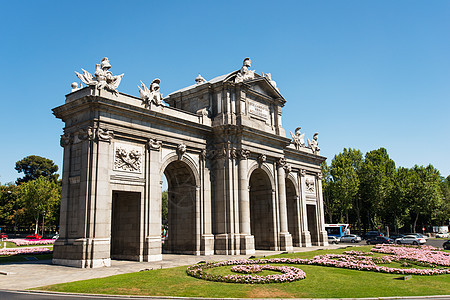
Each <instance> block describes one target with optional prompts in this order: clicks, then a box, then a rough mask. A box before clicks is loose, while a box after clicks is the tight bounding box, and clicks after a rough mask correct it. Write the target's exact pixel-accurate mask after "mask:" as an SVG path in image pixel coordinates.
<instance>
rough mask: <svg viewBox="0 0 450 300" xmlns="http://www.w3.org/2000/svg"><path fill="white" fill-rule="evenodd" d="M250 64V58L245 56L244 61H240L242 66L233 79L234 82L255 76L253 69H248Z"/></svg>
mask: <svg viewBox="0 0 450 300" xmlns="http://www.w3.org/2000/svg"><path fill="white" fill-rule="evenodd" d="M251 66H252V61H251V59H250V58H248V57H246V58H245V59H244V61H243V62H242V68H241V69H240V70H239V72H238V73H237V75H236V79H235V80H234V82H235V83H239V82H242V81H244V80H249V79H253V78H255V71H252V70H249V69H248V68H250V67H251Z"/></svg>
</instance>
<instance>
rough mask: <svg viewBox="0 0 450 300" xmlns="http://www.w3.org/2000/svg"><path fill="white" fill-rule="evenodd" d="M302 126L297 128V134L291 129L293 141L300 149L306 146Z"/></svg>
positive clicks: (296, 147)
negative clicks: (301, 131)
mask: <svg viewBox="0 0 450 300" xmlns="http://www.w3.org/2000/svg"><path fill="white" fill-rule="evenodd" d="M300 129H302V128H301V127H297V128H296V129H295V134H293V133H292V131H290V133H291V136H292V143H293V144H294V145H295V149H297V150H300V148H301V147H305V134H304V133H303V134H301V133H300Z"/></svg>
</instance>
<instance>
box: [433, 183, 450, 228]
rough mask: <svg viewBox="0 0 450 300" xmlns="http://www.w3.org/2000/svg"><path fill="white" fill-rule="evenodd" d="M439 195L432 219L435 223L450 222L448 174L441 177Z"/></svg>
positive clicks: (444, 223)
mask: <svg viewBox="0 0 450 300" xmlns="http://www.w3.org/2000/svg"><path fill="white" fill-rule="evenodd" d="M441 196H442V197H441V199H440V201H439V202H438V204H437V207H436V209H435V210H434V212H433V215H432V220H433V224H435V225H448V224H449V222H450V176H447V178H442V181H441Z"/></svg>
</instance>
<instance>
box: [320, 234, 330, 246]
mask: <svg viewBox="0 0 450 300" xmlns="http://www.w3.org/2000/svg"><path fill="white" fill-rule="evenodd" d="M319 244H320V246H328V233H327V232H326V231H321V232H320V234H319Z"/></svg>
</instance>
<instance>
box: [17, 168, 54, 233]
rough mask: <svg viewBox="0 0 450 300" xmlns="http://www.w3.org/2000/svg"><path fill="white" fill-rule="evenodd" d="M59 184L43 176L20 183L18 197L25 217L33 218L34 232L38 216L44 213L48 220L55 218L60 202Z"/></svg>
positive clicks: (36, 227) (36, 230)
mask: <svg viewBox="0 0 450 300" xmlns="http://www.w3.org/2000/svg"><path fill="white" fill-rule="evenodd" d="M60 195H61V189H60V184H58V183H57V182H55V181H54V180H52V179H49V178H46V177H44V176H41V177H39V178H38V179H35V180H31V181H28V182H25V183H22V184H21V185H20V186H19V197H20V200H21V202H22V205H23V208H24V214H25V216H26V217H28V218H31V219H33V224H34V225H35V233H37V232H38V228H39V218H40V216H41V215H44V213H45V215H44V216H45V218H46V219H47V220H49V221H51V220H52V219H53V220H57V219H58V216H59V209H58V208H59V205H60V202H61V196H60Z"/></svg>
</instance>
